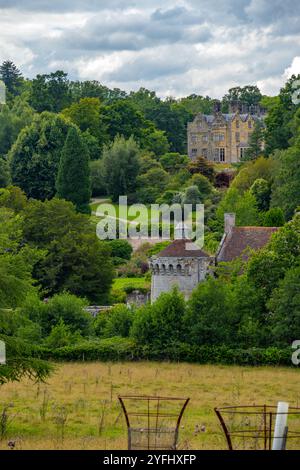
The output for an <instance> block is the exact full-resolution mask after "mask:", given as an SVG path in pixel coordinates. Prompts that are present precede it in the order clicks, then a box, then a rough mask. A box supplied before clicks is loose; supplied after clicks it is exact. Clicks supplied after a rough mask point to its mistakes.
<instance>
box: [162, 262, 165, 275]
mask: <svg viewBox="0 0 300 470" xmlns="http://www.w3.org/2000/svg"><path fill="white" fill-rule="evenodd" d="M161 273H162V274H166V265H165V264H162V265H161Z"/></svg>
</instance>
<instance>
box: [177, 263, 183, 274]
mask: <svg viewBox="0 0 300 470" xmlns="http://www.w3.org/2000/svg"><path fill="white" fill-rule="evenodd" d="M176 270H177V273H178V274H181V273H182V268H181V264H177V266H176Z"/></svg>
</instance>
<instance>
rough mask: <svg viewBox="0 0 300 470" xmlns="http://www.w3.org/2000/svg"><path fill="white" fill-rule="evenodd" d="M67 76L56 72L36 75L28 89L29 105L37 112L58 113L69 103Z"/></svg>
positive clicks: (61, 72) (69, 94)
mask: <svg viewBox="0 0 300 470" xmlns="http://www.w3.org/2000/svg"><path fill="white" fill-rule="evenodd" d="M67 77H68V74H67V73H65V72H63V71H61V70H57V71H56V72H52V73H50V74H44V75H37V76H36V78H34V79H33V80H32V84H31V88H30V104H31V106H32V107H33V108H34V109H35V110H36V111H38V112H39V113H40V112H42V111H50V112H53V113H58V112H60V111H61V110H62V109H64V108H66V107H67V106H69V104H70V103H71V93H70V90H69V82H68V78H67Z"/></svg>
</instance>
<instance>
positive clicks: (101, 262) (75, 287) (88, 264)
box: [23, 198, 113, 302]
mask: <svg viewBox="0 0 300 470" xmlns="http://www.w3.org/2000/svg"><path fill="white" fill-rule="evenodd" d="M23 230H24V237H25V240H26V241H27V242H28V243H29V244H31V245H33V246H36V247H39V248H41V249H43V250H46V256H45V257H44V259H43V260H41V261H40V262H39V263H37V265H36V266H35V269H34V277H35V279H37V280H38V282H39V284H40V285H41V286H42V288H43V289H44V291H46V292H47V293H48V295H53V294H55V293H57V292H62V291H64V290H67V291H69V292H71V293H73V294H75V295H77V296H79V297H87V298H88V299H89V300H90V301H92V302H105V299H106V296H107V295H108V292H109V290H110V286H111V282H112V276H113V272H112V265H111V260H110V252H109V249H108V245H107V244H106V242H101V241H100V240H98V238H97V236H96V234H95V231H94V228H93V225H92V224H91V223H90V221H89V218H88V217H87V216H85V215H83V214H77V213H76V212H75V210H74V206H73V205H72V204H71V203H70V202H67V201H64V200H60V199H55V198H54V199H52V200H51V201H45V202H44V203H43V202H40V201H32V202H31V203H29V204H28V206H27V207H26V210H25V212H24V224H23Z"/></svg>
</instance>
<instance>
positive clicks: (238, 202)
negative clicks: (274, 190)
mask: <svg viewBox="0 0 300 470" xmlns="http://www.w3.org/2000/svg"><path fill="white" fill-rule="evenodd" d="M256 204H257V203H256V199H255V197H254V196H253V194H252V193H251V192H250V191H246V192H245V193H244V194H242V195H241V194H240V193H239V191H238V190H237V189H236V188H234V187H233V186H232V187H231V188H230V189H229V190H228V191H227V192H226V194H225V196H224V198H223V199H222V201H221V202H220V204H219V206H218V209H217V218H218V220H219V223H220V224H222V223H223V220H224V213H226V212H234V213H235V214H236V224H237V225H240V226H247V225H253V226H257V225H259V221H260V217H259V212H258V209H257V205H256Z"/></svg>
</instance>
